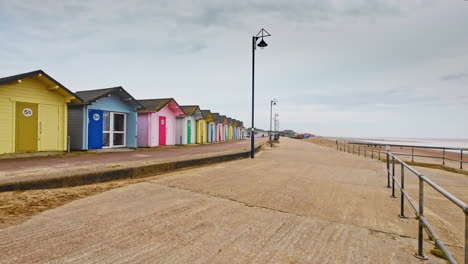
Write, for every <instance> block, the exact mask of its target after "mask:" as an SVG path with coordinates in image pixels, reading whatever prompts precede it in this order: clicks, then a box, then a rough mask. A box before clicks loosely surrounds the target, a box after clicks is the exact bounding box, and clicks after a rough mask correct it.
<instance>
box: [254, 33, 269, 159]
mask: <svg viewBox="0 0 468 264" xmlns="http://www.w3.org/2000/svg"><path fill="white" fill-rule="evenodd" d="M269 36H271V35H270V33H268V32H267V31H266V30H265V29H263V28H262V29H261V30H260V31H259V32H258V34H257V35H256V36H252V128H251V131H250V133H251V134H250V158H252V159H253V158H254V154H255V139H254V135H255V132H254V127H255V126H254V102H255V101H254V98H255V49H256V48H257V46H258V47H259V48H261V49H263V48H265V47H266V46H268V44H267V43H266V42H265V40H263V38H265V37H269ZM260 38H261V39H262V40H261V41H260V42H259V43H258V44H257V41H258V40H259V39H260Z"/></svg>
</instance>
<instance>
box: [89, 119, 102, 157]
mask: <svg viewBox="0 0 468 264" xmlns="http://www.w3.org/2000/svg"><path fill="white" fill-rule="evenodd" d="M102 114H103V111H102V110H89V118H88V120H89V121H88V124H89V125H88V148H89V149H101V148H102V137H103V134H102V124H103V122H102V118H103V115H102Z"/></svg>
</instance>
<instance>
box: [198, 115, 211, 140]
mask: <svg viewBox="0 0 468 264" xmlns="http://www.w3.org/2000/svg"><path fill="white" fill-rule="evenodd" d="M201 113H202V116H203V119H199V120H197V143H198V144H200V143H206V142H207V139H208V123H209V122H213V117H212V116H211V111H210V110H201Z"/></svg>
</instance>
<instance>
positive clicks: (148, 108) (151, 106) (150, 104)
mask: <svg viewBox="0 0 468 264" xmlns="http://www.w3.org/2000/svg"><path fill="white" fill-rule="evenodd" d="M137 101H138V102H139V103H140V104H141V105H143V107H144V109H143V110H139V112H155V111H156V112H157V111H159V110H161V109H163V108H164V107H165V106H166V105H169V107H170V108H172V110H173V111H176V112H178V114H179V116H184V111H182V108H181V107H180V105H179V104H178V103H177V102H176V100H174V98H159V99H145V100H137ZM173 106H175V107H173Z"/></svg>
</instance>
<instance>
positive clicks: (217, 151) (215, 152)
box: [0, 138, 266, 185]
mask: <svg viewBox="0 0 468 264" xmlns="http://www.w3.org/2000/svg"><path fill="white" fill-rule="evenodd" d="M265 141H266V139H263V138H259V139H256V143H261V142H265ZM249 149H250V140H241V141H227V142H221V143H212V144H203V145H186V146H165V147H156V148H141V149H137V150H132V149H117V150H115V149H114V150H112V149H111V150H108V151H107V150H104V151H101V152H93V151H90V152H72V153H71V154H64V155H60V156H48V157H28V158H14V159H0V185H4V184H16V183H22V182H29V181H34V182H40V181H46V180H50V179H59V178H64V177H69V176H71V175H77V174H78V175H86V174H87V173H96V172H104V171H111V170H118V169H122V168H128V167H139V166H145V165H148V164H161V163H168V162H177V161H184V160H193V159H196V158H203V157H214V156H221V155H226V154H229V153H235V152H239V151H248V150H249Z"/></svg>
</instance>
